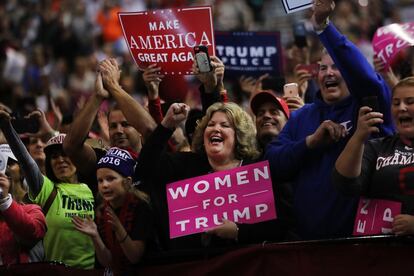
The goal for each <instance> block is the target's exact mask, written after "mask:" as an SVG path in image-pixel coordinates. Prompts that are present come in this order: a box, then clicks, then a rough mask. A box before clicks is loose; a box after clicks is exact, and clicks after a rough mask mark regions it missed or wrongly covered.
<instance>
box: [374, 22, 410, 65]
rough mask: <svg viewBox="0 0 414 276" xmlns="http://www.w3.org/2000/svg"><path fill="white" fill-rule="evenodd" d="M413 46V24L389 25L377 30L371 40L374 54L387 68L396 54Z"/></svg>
mask: <svg viewBox="0 0 414 276" xmlns="http://www.w3.org/2000/svg"><path fill="white" fill-rule="evenodd" d="M413 45H414V22H410V23H405V24H397V23H394V24H390V25H387V26H383V27H380V28H378V30H377V31H376V32H375V34H374V37H373V39H372V47H373V48H374V52H375V54H376V55H377V56H378V57H379V58H380V59H381V60H382V61H383V62H384V63H385V65H386V67H388V66H389V65H390V64H391V63H392V61H393V60H394V58H395V57H396V56H397V54H398V53H399V52H400V51H401V50H403V49H405V48H407V47H410V46H413Z"/></svg>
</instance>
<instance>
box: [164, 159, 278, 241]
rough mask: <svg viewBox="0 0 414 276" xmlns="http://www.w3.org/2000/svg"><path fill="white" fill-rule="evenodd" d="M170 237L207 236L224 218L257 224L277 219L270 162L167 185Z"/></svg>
mask: <svg viewBox="0 0 414 276" xmlns="http://www.w3.org/2000/svg"><path fill="white" fill-rule="evenodd" d="M166 192H167V200H168V212H169V218H170V237H171V238H176V237H181V236H185V235H190V234H195V233H200V232H204V231H205V230H206V229H209V228H212V227H215V226H217V225H220V221H221V219H222V218H226V219H228V220H231V221H234V222H240V223H256V222H261V221H266V220H271V219H275V218H276V209H275V201H274V198H273V189H272V179H271V177H270V169H269V162H268V161H263V162H259V163H255V164H251V165H247V166H243V167H238V168H235V169H231V170H228V171H223V172H216V173H211V174H207V175H203V176H198V177H194V178H190V179H186V180H182V181H177V182H174V183H171V184H168V185H167V188H166Z"/></svg>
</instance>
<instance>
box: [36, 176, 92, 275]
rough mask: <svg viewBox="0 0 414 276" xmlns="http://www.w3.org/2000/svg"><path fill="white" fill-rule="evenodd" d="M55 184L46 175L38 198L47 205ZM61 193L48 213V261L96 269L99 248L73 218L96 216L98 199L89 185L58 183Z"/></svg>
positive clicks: (37, 202) (46, 240)
mask: <svg viewBox="0 0 414 276" xmlns="http://www.w3.org/2000/svg"><path fill="white" fill-rule="evenodd" d="M54 185H55V184H54V183H53V182H52V181H51V180H50V179H49V178H47V177H46V176H44V177H43V186H42V189H41V190H40V192H39V194H38V195H37V197H36V198H33V197H32V196H33V195H32V194H30V199H31V200H32V201H33V202H34V203H36V204H38V205H40V206H42V207H43V206H44V204H45V203H46V201H47V199H48V197H49V195H50V193H51V192H52V190H53V186H54ZM56 188H57V195H56V198H55V200H54V201H53V203H52V205H51V206H50V209H49V211H48V213H47V215H46V223H47V232H46V235H45V237H44V240H43V244H44V248H45V255H46V260H47V261H59V262H63V263H65V264H66V265H68V266H71V267H76V268H83V269H92V268H93V267H94V262H95V257H94V256H95V251H94V246H93V243H92V239H91V238H90V237H89V236H87V235H85V234H83V233H81V232H79V231H77V230H76V229H75V227H74V225H73V223H72V221H71V219H72V217H73V216H74V215H76V216H81V217H85V216H91V217H94V198H93V194H92V191H91V190H90V189H89V187H88V186H87V185H86V184H70V183H59V184H56Z"/></svg>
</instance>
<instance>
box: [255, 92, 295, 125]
mask: <svg viewBox="0 0 414 276" xmlns="http://www.w3.org/2000/svg"><path fill="white" fill-rule="evenodd" d="M266 102H272V103H274V104H276V105H277V106H278V107H279V109H280V110H282V111H283V114H285V116H286V118H288V119H289V116H290V112H289V107H288V105H287V104H286V102H285V101H284V100H283V99H281V98H279V97H276V95H275V94H273V93H272V92H270V91H266V90H260V91H259V92H257V93H256V94H255V95H254V96H253V98H252V100H251V101H250V108H251V109H252V111H253V113H254V115H257V110H258V109H259V107H260V106H261V105H262V104H264V103H266Z"/></svg>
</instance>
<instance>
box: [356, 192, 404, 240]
mask: <svg viewBox="0 0 414 276" xmlns="http://www.w3.org/2000/svg"><path fill="white" fill-rule="evenodd" d="M399 214H401V202H395V201H390V200H382V199H368V198H364V197H361V199H360V200H359V205H358V211H357V214H356V218H355V225H354V236H368V235H379V234H389V233H391V229H392V222H393V221H394V217H395V216H396V215H399Z"/></svg>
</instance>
